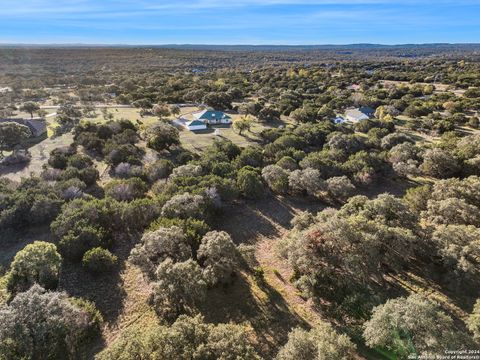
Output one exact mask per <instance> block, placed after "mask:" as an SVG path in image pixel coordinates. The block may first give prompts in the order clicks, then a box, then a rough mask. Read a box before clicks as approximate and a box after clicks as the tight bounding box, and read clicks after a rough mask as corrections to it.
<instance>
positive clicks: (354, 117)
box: [345, 109, 370, 122]
mask: <svg viewBox="0 0 480 360" xmlns="http://www.w3.org/2000/svg"><path fill="white" fill-rule="evenodd" d="M368 119H370V117H369V116H368V115H366V114H364V113H363V112H361V111H360V110H358V109H351V110H347V111H345V120H347V121H351V122H359V121H362V120H368Z"/></svg>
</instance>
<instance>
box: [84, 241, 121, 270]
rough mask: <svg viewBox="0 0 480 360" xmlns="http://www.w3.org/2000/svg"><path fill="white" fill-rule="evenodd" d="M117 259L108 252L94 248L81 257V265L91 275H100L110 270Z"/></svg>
mask: <svg viewBox="0 0 480 360" xmlns="http://www.w3.org/2000/svg"><path fill="white" fill-rule="evenodd" d="M117 260H118V258H117V257H116V256H115V255H113V254H112V253H111V252H110V251H108V250H106V249H103V248H100V247H96V248H93V249H90V250H88V251H87V252H86V253H85V255H83V259H82V264H83V266H84V267H85V268H86V269H87V270H88V271H89V272H91V273H94V274H100V273H104V272H107V271H109V270H111V269H112V268H113V267H114V266H115V264H116V263H117Z"/></svg>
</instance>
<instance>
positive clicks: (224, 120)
mask: <svg viewBox="0 0 480 360" xmlns="http://www.w3.org/2000/svg"><path fill="white" fill-rule="evenodd" d="M193 117H194V118H195V119H196V120H199V121H201V122H203V123H205V124H209V125H215V124H231V123H232V118H231V117H230V116H228V115H227V114H225V113H224V112H222V111H215V110H203V111H201V112H198V113H195V114H193Z"/></svg>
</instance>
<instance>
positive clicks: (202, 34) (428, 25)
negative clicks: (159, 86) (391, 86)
mask: <svg viewBox="0 0 480 360" xmlns="http://www.w3.org/2000/svg"><path fill="white" fill-rule="evenodd" d="M427 42H480V0H238V1H230V0H184V1H181V0H177V1H174V0H135V1H134V0H56V1H51V0H0V43H40V44H42V43H43V44H45V43H90V44H152V45H153V44H173V43H175V44H351V43H381V44H404V43H427Z"/></svg>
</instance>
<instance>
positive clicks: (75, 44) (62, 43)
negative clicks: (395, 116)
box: [0, 42, 480, 47]
mask: <svg viewBox="0 0 480 360" xmlns="http://www.w3.org/2000/svg"><path fill="white" fill-rule="evenodd" d="M368 45H369V46H385V47H389V46H391V47H393V46H428V45H480V42H418V43H413V42H412V43H397V44H385V43H369V42H360V43H343V44H342V43H336V44H335V43H326V44H273V43H265V44H253V43H252V44H247V43H245V44H240V43H237V44H208V43H161V44H148V43H138V44H136V43H88V42H45V43H31V42H0V47H2V46H118V47H122V46H125V47H137V46H138V47H149V46H152V47H153V46H158V47H167V46H224V47H241V46H251V47H261V46H270V47H320V46H368Z"/></svg>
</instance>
